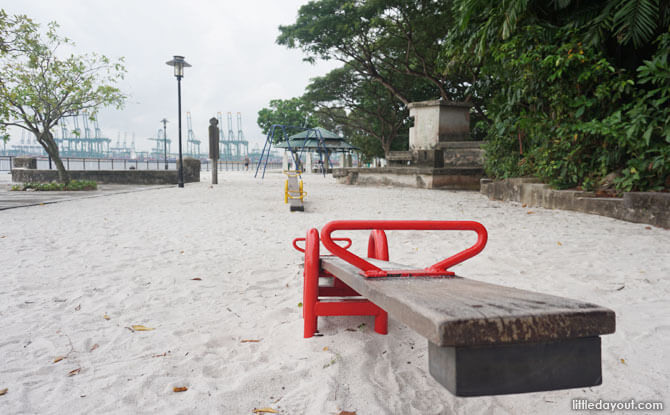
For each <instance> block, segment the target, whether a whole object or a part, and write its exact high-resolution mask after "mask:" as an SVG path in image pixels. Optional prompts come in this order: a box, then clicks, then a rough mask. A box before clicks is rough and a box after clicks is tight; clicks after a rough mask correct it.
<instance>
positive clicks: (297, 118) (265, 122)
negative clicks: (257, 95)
mask: <svg viewBox="0 0 670 415" xmlns="http://www.w3.org/2000/svg"><path fill="white" fill-rule="evenodd" d="M318 121H319V120H318V118H317V117H316V115H315V114H314V110H313V108H312V107H311V106H310V105H309V104H308V103H307V102H305V101H304V100H303V99H302V98H291V99H273V100H271V101H270V108H263V109H261V110H260V111H258V119H257V120H256V123H257V124H258V126H259V127H260V128H261V130H262V131H263V134H268V132H270V129H271V127H272V126H273V125H275V124H281V125H285V126H289V127H290V128H288V129H287V130H286V136H284V131H283V130H282V129H279V128H275V131H274V135H273V141H274V142H275V143H278V142H280V141H284V140H287V139H288V137H289V136H291V135H293V134H296V133H299V132H300V131H301V127H304V128H314V127H317V126H319V122H318Z"/></svg>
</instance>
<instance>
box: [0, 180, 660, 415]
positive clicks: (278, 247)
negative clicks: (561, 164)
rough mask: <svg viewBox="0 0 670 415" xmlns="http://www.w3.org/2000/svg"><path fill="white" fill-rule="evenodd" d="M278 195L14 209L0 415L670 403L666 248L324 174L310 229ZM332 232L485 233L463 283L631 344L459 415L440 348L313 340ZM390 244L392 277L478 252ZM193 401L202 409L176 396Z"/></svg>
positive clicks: (248, 192) (6, 215)
mask: <svg viewBox="0 0 670 415" xmlns="http://www.w3.org/2000/svg"><path fill="white" fill-rule="evenodd" d="M202 176H203V180H207V179H208V177H209V173H203V175H202ZM283 179H284V176H282V175H281V174H279V173H269V174H268V175H266V178H265V179H264V180H262V181H261V180H258V179H254V178H253V177H252V174H251V173H246V172H245V173H243V172H223V173H222V174H220V176H219V183H220V184H219V185H217V186H214V187H210V185H209V183H207V182H201V183H195V184H187V185H186V187H185V188H184V189H178V188H176V187H174V188H168V189H159V190H150V191H144V192H137V193H129V194H121V195H113V196H109V197H100V198H91V199H82V200H78V201H70V202H63V203H57V204H51V205H45V206H36V207H28V208H19V209H11V210H6V211H0V267H1V268H0V333H1V335H0V390H2V389H4V388H7V393H6V394H5V395H4V396H0V414H17V413H21V414H24V413H25V414H31V413H68V414H69V413H77V414H79V413H96V414H97V413H170V414H173V413H174V414H191V413H197V414H206V413H220V414H251V413H252V410H253V409H254V408H262V407H270V408H274V409H275V410H277V411H279V413H282V414H337V413H339V412H340V411H355V412H356V414H357V415H366V414H449V413H459V414H460V413H463V414H465V413H467V414H479V413H487V414H537V413H542V414H554V413H556V414H559V413H561V414H562V413H568V412H570V406H571V400H572V399H573V398H587V399H590V400H597V399H605V400H629V399H636V400H637V401H665V404H666V408H667V405H670V401H668V399H667V397H668V396H669V395H668V390H670V389H669V386H668V385H670V358H669V356H668V350H670V346H669V345H670V253H669V251H670V231H667V230H663V229H659V228H652V227H648V226H647V225H644V224H634V223H628V222H622V221H618V220H614V219H610V218H605V217H599V216H594V215H586V214H581V213H575V212H565V211H554V210H544V209H535V208H533V209H528V208H523V207H521V206H520V205H516V204H512V203H503V202H494V201H489V200H488V199H487V198H486V197H484V196H482V195H480V194H478V193H474V192H451V191H431V190H420V189H400V188H390V187H388V188H387V187H382V188H374V187H352V186H345V185H338V184H336V183H335V181H334V180H333V179H332V178H330V177H328V178H323V177H320V176H317V175H308V176H304V180H305V190H306V191H307V192H308V196H307V199H306V211H305V212H304V213H303V212H294V213H290V212H289V209H288V207H287V205H285V204H284V202H283V193H282V192H283ZM530 212H533V213H530ZM334 219H431V220H438V219H440V220H446V219H453V220H458V219H468V220H476V221H479V222H481V223H483V224H484V226H486V227H487V229H488V231H489V242H488V245H487V247H486V249H484V251H483V252H482V253H481V254H480V255H478V256H477V257H475V258H473V259H471V260H469V261H467V262H465V263H464V264H461V265H459V266H457V267H455V268H454V270H455V271H456V272H457V273H458V274H459V275H462V276H465V277H468V278H473V279H479V280H482V281H487V282H493V283H498V284H501V285H506V286H513V287H517V288H522V289H529V290H534V291H540V292H544V293H547V294H554V295H559V296H565V297H570V298H575V299H581V300H585V301H589V302H593V303H596V304H599V305H602V306H605V307H609V308H611V309H613V310H614V311H615V312H616V314H617V331H616V333H615V334H613V335H608V336H604V337H603V356H602V360H603V385H602V386H599V387H594V388H588V389H573V390H563V391H554V392H542V393H531V394H522V395H508V396H497V397H484V398H456V397H454V396H452V395H451V394H450V393H449V392H448V391H447V390H446V389H444V388H443V387H442V386H440V385H439V384H438V383H437V382H436V381H434V380H433V378H432V377H431V376H430V375H429V374H428V369H427V345H426V341H425V339H424V338H422V337H421V336H419V335H417V334H416V333H414V332H413V331H412V330H410V329H409V328H407V327H405V326H403V325H402V324H400V323H398V322H397V321H395V320H392V319H391V320H390V321H389V334H388V335H387V336H382V335H378V334H376V333H374V332H373V330H372V326H373V324H372V318H368V317H331V318H320V319H319V329H320V331H321V332H322V333H323V336H322V337H314V338H311V339H303V338H302V319H301V311H300V308H299V307H298V303H300V302H301V301H302V299H301V295H302V268H301V264H302V261H303V258H302V256H301V254H300V253H298V252H297V251H295V250H294V249H293V248H292V247H291V241H292V239H293V238H295V237H300V236H304V235H305V233H306V231H307V230H308V229H309V228H310V227H317V228H319V229H320V228H321V227H322V226H323V225H324V224H325V223H326V222H328V221H330V220H334ZM354 235H355V238H354V247H353V249H354V250H355V249H356V248H358V250H359V252H361V251H363V250H365V247H366V241H367V233H365V232H360V233H355V234H354ZM389 242H390V247H391V260H392V261H394V262H400V263H406V264H412V265H417V266H420V265H423V266H426V265H428V264H430V263H433V262H436V261H437V260H440V259H442V258H444V257H446V256H448V255H449V254H450V253H452V252H454V250H455V249H457V248H459V247H466V246H469V245H470V244H472V242H473V235H472V234H471V233H457V232H447V233H444V232H439V233H438V232H428V233H426V232H394V233H390V234H389ZM193 278H201V280H200V281H198V280H193ZM104 316H108V317H109V320H106V319H105V318H104ZM362 323H364V325H361V324H362ZM131 325H144V326H146V327H149V328H154V330H152V331H136V332H132V331H131V330H130V329H129V328H128V327H130V326H131ZM347 329H354V330H353V331H351V330H347ZM249 339H251V340H259V341H258V342H242V341H243V340H249ZM59 356H65V358H64V359H63V360H61V361H59V362H57V363H54V359H55V358H57V357H59ZM76 369H80V371H79V372H78V374H75V375H73V376H68V373H69V372H70V371H73V370H76ZM181 386H185V387H188V391H186V392H181V393H175V392H173V387H181ZM666 411H667V409H666Z"/></svg>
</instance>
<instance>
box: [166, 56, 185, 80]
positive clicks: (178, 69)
mask: <svg viewBox="0 0 670 415" xmlns="http://www.w3.org/2000/svg"><path fill="white" fill-rule="evenodd" d="M165 63H166V64H167V65H170V66H173V67H174V76H175V77H176V78H177V79H181V78H183V77H184V68H190V67H191V65H190V64H189V63H188V62H186V61H185V60H184V57H183V56H178V55H175V56H174V57H173V58H172V60H171V61H167V62H165Z"/></svg>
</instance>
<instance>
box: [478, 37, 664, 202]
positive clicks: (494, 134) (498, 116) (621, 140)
mask: <svg viewBox="0 0 670 415" xmlns="http://www.w3.org/2000/svg"><path fill="white" fill-rule="evenodd" d="M580 38H582V36H580V34H579V33H577V32H575V31H566V30H557V31H555V32H551V31H548V30H547V29H545V28H540V27H529V28H528V30H526V31H525V32H524V33H522V34H518V35H515V36H513V37H511V38H510V39H509V40H507V41H506V42H503V43H501V44H500V45H498V46H497V47H496V48H495V49H494V50H493V51H492V57H493V60H492V62H491V63H490V64H489V65H488V67H487V68H485V70H488V71H490V72H491V75H492V76H495V77H496V78H497V79H498V81H499V84H500V85H502V87H501V88H500V89H499V90H497V91H496V92H495V93H494V94H493V96H492V97H491V99H490V101H489V104H488V106H487V109H488V112H489V114H488V115H489V117H490V118H491V119H492V120H493V122H492V123H491V125H490V126H489V129H488V140H489V141H488V143H487V144H486V146H485V150H486V152H487V156H486V165H485V167H486V170H487V173H488V174H489V175H490V176H492V177H499V178H504V177H513V176H521V175H534V176H537V177H539V178H540V179H542V180H543V181H545V182H548V183H550V184H552V185H554V186H555V187H557V188H568V187H576V186H581V187H583V188H585V189H593V188H595V187H597V186H598V185H599V183H600V182H601V180H602V178H604V177H605V176H607V175H608V174H611V173H614V174H615V175H616V176H617V178H616V179H615V180H614V185H615V187H616V189H617V191H619V192H623V191H631V190H640V191H644V190H663V189H668V188H669V187H670V183H669V181H670V105H669V104H670V66H669V64H668V50H670V33H666V34H663V35H661V36H660V37H659V38H658V39H657V43H658V49H657V52H656V53H655V55H654V56H653V57H652V59H651V60H648V61H645V62H644V64H643V65H642V66H640V67H639V68H638V69H637V72H636V73H635V74H630V73H628V72H625V71H624V70H621V69H616V68H615V67H614V66H613V65H612V64H611V63H610V62H609V61H608V60H607V59H605V57H604V56H603V54H602V51H601V50H599V49H597V48H594V47H588V46H587V45H583V44H582V43H581V42H580V41H579V39H580Z"/></svg>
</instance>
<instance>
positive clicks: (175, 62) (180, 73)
mask: <svg viewBox="0 0 670 415" xmlns="http://www.w3.org/2000/svg"><path fill="white" fill-rule="evenodd" d="M165 63H166V64H167V65H169V66H172V67H174V76H175V78H177V111H178V113H179V173H178V176H177V178H178V184H177V186H179V187H184V163H183V162H182V159H181V78H183V77H184V68H190V67H191V65H190V64H188V63H187V62H186V61H185V60H184V57H183V56H178V55H175V56H174V57H173V59H172V60H171V61H167V62H165Z"/></svg>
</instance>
